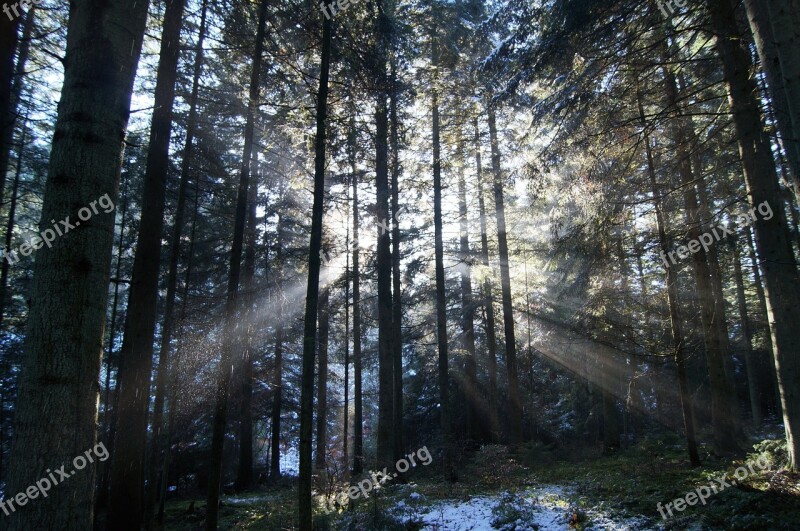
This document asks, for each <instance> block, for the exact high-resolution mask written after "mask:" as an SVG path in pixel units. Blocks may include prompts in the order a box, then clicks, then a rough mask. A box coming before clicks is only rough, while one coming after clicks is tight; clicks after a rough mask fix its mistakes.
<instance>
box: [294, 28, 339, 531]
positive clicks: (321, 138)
mask: <svg viewBox="0 0 800 531" xmlns="http://www.w3.org/2000/svg"><path fill="white" fill-rule="evenodd" d="M332 33H333V29H332V24H331V21H330V19H328V18H327V17H325V18H324V19H323V21H322V50H321V52H320V53H321V58H320V75H319V90H318V91H317V119H316V122H317V123H316V126H317V135H316V138H315V141H314V151H315V153H314V204H313V207H312V211H311V241H310V243H309V257H308V286H307V288H306V306H305V315H304V329H303V362H302V364H303V366H302V375H301V384H300V482H299V483H300V484H299V488H298V493H299V494H298V496H299V505H298V512H299V524H300V529H302V530H310V529H311V528H312V511H311V472H312V470H311V467H312V463H311V435H312V423H313V420H314V354H315V351H316V347H317V334H316V332H317V302H318V299H319V271H320V250H321V249H322V215H323V213H324V212H325V205H324V200H325V142H326V135H325V132H326V131H325V128H326V125H327V122H328V78H329V76H330V62H331V48H332V46H331V39H332Z"/></svg>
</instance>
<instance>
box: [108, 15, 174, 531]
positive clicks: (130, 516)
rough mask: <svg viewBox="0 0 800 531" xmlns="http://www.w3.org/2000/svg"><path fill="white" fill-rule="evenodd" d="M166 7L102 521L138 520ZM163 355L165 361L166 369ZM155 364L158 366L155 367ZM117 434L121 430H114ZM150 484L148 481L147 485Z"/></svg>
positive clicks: (167, 66)
mask: <svg viewBox="0 0 800 531" xmlns="http://www.w3.org/2000/svg"><path fill="white" fill-rule="evenodd" d="M166 5H167V7H166V12H165V14H164V29H163V32H162V35H161V53H160V56H159V61H158V74H157V78H156V88H155V97H154V105H155V108H154V110H153V121H152V124H151V127H150V143H149V149H148V152H147V168H146V170H145V176H144V189H143V192H142V194H143V199H142V214H141V221H140V223H139V234H138V237H137V244H136V253H135V256H134V261H133V275H132V277H131V289H130V293H129V295H128V310H127V313H126V316H125V336H124V339H123V342H122V350H121V352H120V365H119V371H118V372H117V385H118V388H119V391H118V392H119V395H118V400H119V405H118V407H119V414H118V415H117V416H116V419H117V422H122V423H124V426H125V427H124V429H121V428H123V426H122V425H120V426H118V429H117V430H116V434H117V435H118V436H117V439H116V440H115V441H114V456H113V459H112V462H111V494H110V499H109V506H108V518H107V521H106V526H107V528H108V529H115V530H116V529H124V528H126V526H129V528H130V529H139V528H141V526H142V524H143V523H144V516H145V514H144V510H145V498H144V494H145V466H144V459H142V456H144V455H145V453H146V450H147V413H148V406H149V403H150V378H151V373H152V367H153V340H154V335H155V328H156V316H157V314H158V279H159V272H160V265H161V233H162V231H163V229H164V207H165V202H166V191H167V170H168V164H169V140H170V134H171V131H172V107H173V104H174V102H175V80H176V78H177V69H178V58H179V56H180V34H181V19H182V18H183V8H184V5H185V0H169V1H168V2H167V4H166ZM167 363H168V362H167V361H166V360H159V365H161V364H164V369H163V372H164V374H166V366H167V365H166V364H167ZM159 372H161V369H159ZM160 398H162V402H161V403H159V404H157V407H156V413H157V416H156V417H154V424H153V443H154V444H155V442H156V441H157V440H158V438H159V437H160V432H161V415H160V410H161V408H162V405H163V395H161V396H160ZM120 434H122V435H123V436H121V437H120V436H119V435H120ZM153 487H154V486H153V485H150V489H147V490H148V491H149V490H151V489H152V488H153Z"/></svg>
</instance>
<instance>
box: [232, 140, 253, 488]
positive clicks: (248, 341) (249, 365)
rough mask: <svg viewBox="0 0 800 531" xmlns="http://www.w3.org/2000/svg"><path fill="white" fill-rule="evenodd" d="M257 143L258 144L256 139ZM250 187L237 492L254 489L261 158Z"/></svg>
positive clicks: (245, 266)
mask: <svg viewBox="0 0 800 531" xmlns="http://www.w3.org/2000/svg"><path fill="white" fill-rule="evenodd" d="M253 143H254V144H257V141H256V140H255V139H254V140H253ZM251 165H252V167H251V172H250V175H251V177H250V188H249V190H248V198H247V229H246V235H245V237H246V240H247V242H246V243H247V249H246V251H245V253H244V291H245V295H244V297H243V300H244V304H243V306H244V319H243V320H244V322H245V323H246V324H245V327H246V329H245V332H244V333H245V337H244V338H243V343H244V344H243V348H242V349H241V358H242V359H241V367H240V377H241V381H240V382H239V469H238V471H237V476H236V489H237V490H247V489H249V488H250V487H252V486H253V335H254V334H255V326H254V325H253V316H254V313H255V309H254V308H253V303H254V300H255V289H256V285H255V276H256V245H257V242H256V223H257V221H256V215H257V212H256V210H257V208H258V204H257V203H258V157H257V156H256V157H254V158H253V159H252V161H251Z"/></svg>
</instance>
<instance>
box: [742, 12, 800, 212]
mask: <svg viewBox="0 0 800 531" xmlns="http://www.w3.org/2000/svg"><path fill="white" fill-rule="evenodd" d="M764 5H765V7H766V9H767V11H768V13H769V20H770V24H769V26H770V28H771V29H772V35H769V34H767V35H764V38H765V39H770V42H771V43H772V44H774V50H775V52H776V53H777V58H778V60H779V66H780V76H778V75H777V73H775V74H774V77H776V78H777V77H780V78H781V82H782V85H783V86H782V87H781V92H783V94H784V95H783V98H785V103H786V107H787V108H786V110H787V111H788V113H789V119H790V121H791V124H792V125H791V129H788V128H787V130H786V131H785V135H787V136H786V138H785V139H784V141H785V142H786V143H787V144H789V145H788V146H787V149H786V151H787V153H788V154H789V158H790V160H791V159H792V158H794V162H795V166H794V168H793V170H794V171H793V172H792V174H793V177H794V185H795V194H798V197H800V175H798V173H797V172H798V171H800V167H798V163H800V0H770V1H768V2H764ZM748 11H749V10H748ZM762 27H763V28H764V29H766V28H767V24H763V25H762ZM759 53H761V50H760V49H759ZM772 64H773V65H774V62H773V63H772ZM783 98H781V97H779V98H778V99H779V100H781V102H783V101H784V100H783ZM776 111H777V109H776ZM784 122H785V120H784ZM778 125H779V127H780V126H781V124H780V122H779V123H778ZM790 146H793V147H794V149H792V148H791V147H790ZM798 203H800V199H799V200H798Z"/></svg>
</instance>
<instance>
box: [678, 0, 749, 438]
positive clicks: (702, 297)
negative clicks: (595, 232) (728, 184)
mask: <svg viewBox="0 0 800 531" xmlns="http://www.w3.org/2000/svg"><path fill="white" fill-rule="evenodd" d="M725 1H727V0H725ZM663 70H664V79H665V86H664V88H665V91H666V95H667V105H668V108H669V111H670V113H671V115H672V119H673V124H672V129H671V136H672V139H673V142H674V144H675V149H676V155H675V156H676V162H677V164H678V175H679V176H680V180H681V184H682V185H683V202H684V209H685V214H686V225H687V227H688V231H687V234H688V239H689V241H692V240H695V241H697V240H699V237H700V235H701V221H702V220H701V218H700V207H699V202H698V199H697V191H696V189H695V184H694V181H695V176H694V174H693V173H692V166H691V160H690V150H689V145H688V141H689V132H688V121H687V119H686V118H685V117H684V116H683V115H682V113H681V112H680V109H679V108H678V103H677V102H678V86H677V82H676V80H675V75H674V74H673V73H672V71H671V70H669V68H667V67H664V69H663ZM673 254H675V253H673ZM679 256H680V255H679ZM691 260H692V271H693V273H694V278H695V281H696V283H697V296H698V299H699V301H698V302H699V304H700V319H701V322H702V327H703V341H704V344H705V349H706V364H707V367H708V377H709V383H710V386H711V411H712V413H711V419H712V424H713V431H714V448H715V449H716V450H717V451H718V452H720V453H736V452H738V451H739V449H740V448H739V445H738V443H737V440H736V435H737V432H736V422H737V420H738V418H737V417H738V414H737V411H736V408H735V407H734V391H733V385H732V383H731V382H730V380H729V379H728V378H727V375H726V372H725V363H724V357H725V356H729V355H730V352H729V349H728V350H726V343H727V342H726V341H725V340H724V339H723V337H722V334H721V329H720V325H719V323H718V319H721V318H723V317H724V315H719V314H718V313H717V311H716V310H717V306H716V303H715V297H714V290H713V287H712V281H711V271H710V268H709V265H708V256H707V253H706V252H705V250H704V249H703V248H700V249H698V250H697V252H694V253H691Z"/></svg>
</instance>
